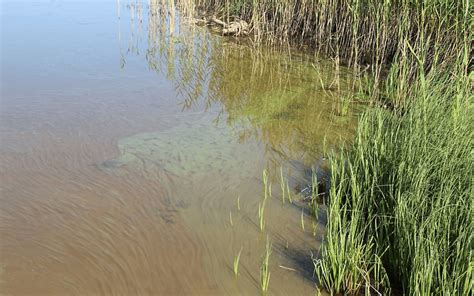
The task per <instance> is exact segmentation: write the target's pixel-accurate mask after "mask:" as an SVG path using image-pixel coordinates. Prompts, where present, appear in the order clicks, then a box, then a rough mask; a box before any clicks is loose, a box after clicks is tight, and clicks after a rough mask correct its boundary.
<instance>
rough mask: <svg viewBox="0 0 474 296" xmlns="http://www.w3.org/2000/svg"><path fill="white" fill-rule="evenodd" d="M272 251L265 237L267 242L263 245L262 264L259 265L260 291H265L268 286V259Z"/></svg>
mask: <svg viewBox="0 0 474 296" xmlns="http://www.w3.org/2000/svg"><path fill="white" fill-rule="evenodd" d="M271 253H272V243H271V241H270V239H269V238H268V237H267V243H266V245H265V254H264V255H263V259H262V264H261V265H260V288H261V289H262V292H264V293H265V292H267V291H268V287H269V286H270V268H269V261H270V255H271Z"/></svg>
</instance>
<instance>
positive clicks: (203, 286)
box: [0, 1, 354, 295]
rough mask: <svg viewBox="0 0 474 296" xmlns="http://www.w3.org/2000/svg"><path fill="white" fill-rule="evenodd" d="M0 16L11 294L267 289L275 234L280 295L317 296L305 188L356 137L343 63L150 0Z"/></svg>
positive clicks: (7, 9) (27, 6)
mask: <svg viewBox="0 0 474 296" xmlns="http://www.w3.org/2000/svg"><path fill="white" fill-rule="evenodd" d="M0 13H1V21H2V32H1V36H2V42H1V71H2V72H1V87H2V89H1V118H0V120H1V126H0V135H1V146H0V150H1V154H0V165H1V194H0V200H1V210H0V219H1V224H0V234H1V240H0V247H1V265H0V272H1V273H0V279H1V283H0V291H1V292H2V293H4V294H7V295H10V294H11V295H40V294H43V295H69V294H75V295H91V294H96V295H112V294H119V295H139V294H140V295H141V294H145V295H146V294H154V295H157V294H158V295H191V294H192V295H223V294H242V295H253V294H258V293H259V289H260V284H259V278H260V275H259V267H260V262H261V257H262V255H263V253H264V248H265V241H266V239H267V237H268V238H269V239H271V240H272V242H273V253H272V256H271V259H270V270H271V280H270V291H269V292H270V293H271V294H272V295H273V294H274V295H313V294H314V291H315V289H314V285H315V284H314V282H315V279H314V278H313V275H312V265H311V259H310V255H311V252H313V253H315V254H316V253H317V250H318V247H319V243H320V241H321V235H322V233H323V227H322V225H314V227H313V226H312V225H311V219H310V218H309V217H307V216H305V217H306V218H305V221H306V227H305V230H304V231H303V230H302V228H301V222H300V217H301V211H302V207H303V206H304V203H303V202H301V200H300V199H301V198H299V197H298V196H297V191H298V189H299V186H300V185H301V184H300V183H302V182H304V181H302V177H303V176H304V175H305V173H307V172H306V171H305V170H307V169H308V168H309V167H310V166H311V165H317V166H320V167H324V166H325V160H324V159H323V158H322V151H323V147H324V146H327V147H330V146H331V145H335V144H337V143H339V142H340V141H341V139H344V138H348V137H349V136H350V135H351V133H352V130H353V126H354V124H353V118H352V117H341V116H338V115H337V114H338V110H339V108H340V106H339V103H340V97H341V96H342V95H343V94H344V89H346V88H347V85H346V82H345V81H347V80H346V79H345V77H344V76H345V75H346V74H347V73H344V72H342V70H339V72H338V71H336V70H334V69H333V68H332V67H331V63H329V62H327V61H322V60H320V59H317V58H315V57H312V56H308V55H305V54H300V53H295V52H292V53H290V52H289V51H288V50H281V49H280V50H274V49H270V48H265V47H258V48H255V47H253V46H252V45H251V44H250V43H249V42H242V43H243V44H239V43H240V42H236V41H235V40H231V39H226V38H223V37H221V36H218V35H215V34H212V33H211V32H210V31H209V30H208V29H207V28H202V27H195V26H192V25H189V24H187V22H186V20H185V19H184V18H183V17H181V15H180V13H179V12H178V11H175V10H173V9H171V8H170V7H167V6H165V7H163V6H160V5H159V4H157V3H156V1H151V2H150V3H148V2H146V3H145V2H144V3H142V2H135V1H133V2H131V3H129V2H127V3H118V4H117V3H116V2H115V1H113V2H112V1H110V2H98V3H97V2H62V1H42V2H39V1H36V2H13V1H7V2H2V9H1V12H0ZM338 75H339V76H338ZM264 169H266V170H268V172H269V175H270V181H271V183H272V184H273V186H272V191H273V194H272V195H273V196H272V197H271V198H270V199H269V200H268V201H267V207H266V210H265V220H266V228H265V230H264V232H261V231H260V229H259V226H258V215H257V210H258V205H259V203H261V202H262V198H263V185H262V172H263V170H264ZM280 170H281V171H280ZM281 172H282V173H283V175H284V178H288V180H289V188H290V192H291V194H293V195H294V203H293V204H290V203H289V202H288V201H286V202H285V204H283V203H282V201H281V193H280V191H281V189H280V184H279V182H280V181H279V180H280V179H279V178H280V173H281ZM238 201H239V202H238ZM231 220H232V222H231ZM321 221H322V222H324V217H322V219H321ZM241 248H242V255H241V259H240V274H239V276H238V277H235V276H234V274H233V271H232V264H233V258H234V256H235V255H236V254H237V253H238V252H239V250H240V249H241Z"/></svg>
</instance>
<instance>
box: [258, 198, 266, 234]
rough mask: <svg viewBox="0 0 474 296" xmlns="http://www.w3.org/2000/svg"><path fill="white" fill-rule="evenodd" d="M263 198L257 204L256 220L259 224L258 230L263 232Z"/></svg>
mask: <svg viewBox="0 0 474 296" xmlns="http://www.w3.org/2000/svg"><path fill="white" fill-rule="evenodd" d="M264 214H265V200H263V202H262V203H259V204H258V220H259V225H260V231H262V232H263V230H264V229H265V217H264Z"/></svg>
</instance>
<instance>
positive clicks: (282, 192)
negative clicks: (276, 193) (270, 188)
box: [280, 167, 286, 204]
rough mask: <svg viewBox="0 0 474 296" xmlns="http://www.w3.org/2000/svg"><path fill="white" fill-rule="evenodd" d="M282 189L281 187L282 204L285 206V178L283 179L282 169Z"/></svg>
mask: <svg viewBox="0 0 474 296" xmlns="http://www.w3.org/2000/svg"><path fill="white" fill-rule="evenodd" d="M280 187H281V202H282V203H283V204H285V189H286V188H285V177H283V168H281V167H280Z"/></svg>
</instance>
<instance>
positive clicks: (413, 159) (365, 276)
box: [181, 0, 474, 295]
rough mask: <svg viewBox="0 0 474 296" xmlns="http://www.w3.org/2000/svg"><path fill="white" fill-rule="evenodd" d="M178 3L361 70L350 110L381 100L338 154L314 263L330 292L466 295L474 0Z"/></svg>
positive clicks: (471, 215)
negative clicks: (245, 24) (356, 103)
mask: <svg viewBox="0 0 474 296" xmlns="http://www.w3.org/2000/svg"><path fill="white" fill-rule="evenodd" d="M181 2H182V3H191V2H192V5H191V4H189V5H188V7H192V9H188V11H191V10H193V12H194V13H196V12H198V11H199V12H200V13H211V14H213V15H217V16H219V17H221V18H223V19H225V20H226V21H227V22H228V21H230V20H232V19H243V20H246V21H247V22H249V23H250V25H251V38H252V39H253V40H254V41H255V42H256V43H263V42H265V43H272V44H280V45H281V44H293V45H297V46H308V47H311V48H313V49H314V50H315V52H318V53H322V54H325V55H327V56H329V57H332V58H333V59H334V60H335V61H336V64H337V65H338V64H346V65H348V66H349V67H351V68H353V70H354V73H355V74H356V76H357V77H358V79H354V81H353V90H354V93H353V97H352V98H346V97H344V98H343V99H341V100H342V102H341V106H342V107H341V110H340V113H341V114H342V113H344V112H345V111H344V110H345V109H347V108H346V107H345V105H347V103H348V102H350V101H353V100H361V99H368V101H371V102H383V104H380V105H379V106H383V107H384V108H379V107H375V108H371V109H369V110H368V111H366V112H365V113H364V114H363V115H362V116H361V118H360V120H359V124H358V129H357V132H356V135H355V139H354V142H353V143H351V144H350V145H349V146H348V147H346V148H345V149H341V151H339V152H337V153H335V152H334V153H333V154H331V155H330V163H331V175H332V176H331V185H330V190H329V200H328V205H327V211H328V218H329V219H328V223H327V229H326V235H325V238H324V243H323V244H322V247H321V253H320V254H319V256H317V257H316V258H314V265H315V273H316V274H317V278H318V281H319V283H320V284H321V285H322V286H323V287H324V288H325V289H326V290H327V291H329V292H330V293H331V294H341V293H344V294H353V295H355V294H366V295H372V294H382V295H387V294H391V293H394V294H407V295H469V293H471V291H472V283H473V281H474V276H473V265H474V264H473V262H474V260H473V255H474V252H473V251H472V246H473V245H474V225H473V223H474V199H473V196H474V189H473V186H472V183H473V170H472V168H473V167H474V163H473V152H472V147H474V143H473V139H474V132H473V130H474V129H473V125H474V124H473V122H474V112H473V107H474V103H473V97H474V96H473V92H472V90H473V86H474V76H473V74H472V68H473V50H472V40H473V36H472V32H473V31H474V30H473V23H474V22H473V20H472V15H473V14H474V13H473V5H472V3H471V1H470V0H396V1H394V0H380V1H378V0H287V1H277V0H261V1H256V0H226V1H223V0H192V1H191V0H183V1H181ZM282 190H283V187H282ZM265 193H266V194H265V196H267V195H270V193H269V192H265ZM288 195H290V191H289V190H288ZM288 199H289V200H290V202H291V197H290V196H288ZM312 210H313V211H314V212H316V211H317V204H313V209H312ZM260 211H261V212H262V214H260ZM259 217H260V219H261V218H262V217H263V206H261V210H259ZM302 221H303V220H302ZM260 224H261V229H263V227H262V225H263V223H260ZM302 227H304V225H302ZM262 266H263V265H262ZM262 270H263V269H262ZM262 274H265V273H263V272H262ZM265 282H266V280H265V279H262V283H265ZM262 289H263V290H265V289H264V285H262Z"/></svg>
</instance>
